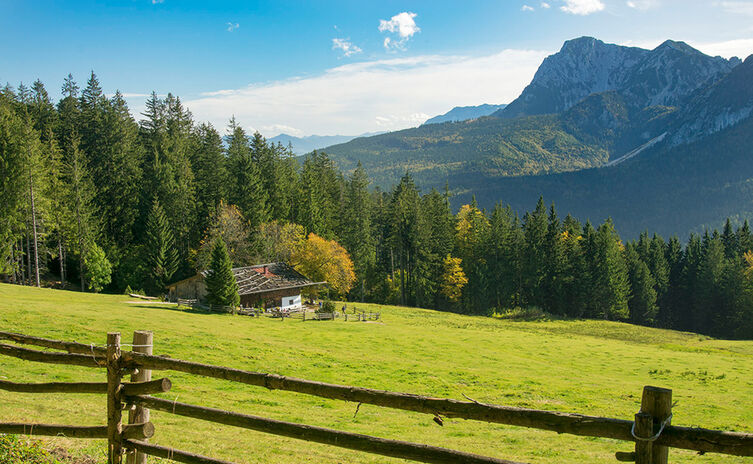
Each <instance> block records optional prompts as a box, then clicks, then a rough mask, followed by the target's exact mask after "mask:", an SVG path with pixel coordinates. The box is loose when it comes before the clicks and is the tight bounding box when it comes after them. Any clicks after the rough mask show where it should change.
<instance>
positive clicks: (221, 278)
mask: <svg viewBox="0 0 753 464" xmlns="http://www.w3.org/2000/svg"><path fill="white" fill-rule="evenodd" d="M204 282H205V283H206V288H207V301H208V302H209V303H210V304H216V305H223V306H238V304H239V303H240V296H238V282H236V280H235V275H234V274H233V265H232V263H231V262H230V256H229V255H228V253H227V247H226V246H225V242H224V241H223V240H222V238H221V237H220V238H218V239H217V240H215V243H214V247H213V248H212V263H211V265H210V267H209V269H208V270H207V275H206V278H205V279H204Z"/></svg>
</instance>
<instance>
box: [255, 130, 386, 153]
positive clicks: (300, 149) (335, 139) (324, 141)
mask: <svg viewBox="0 0 753 464" xmlns="http://www.w3.org/2000/svg"><path fill="white" fill-rule="evenodd" d="M377 134H381V132H369V133H366V134H361V135H307V136H305V137H296V136H294V135H288V134H280V135H276V136H274V137H272V138H270V139H269V141H270V142H272V143H274V144H276V143H278V142H279V143H281V144H283V145H284V146H286V147H287V146H288V145H291V146H292V147H293V153H295V154H296V155H305V154H306V153H311V152H312V151H314V150H320V149H322V148H324V147H328V146H330V145H335V144H339V143H346V142H349V141H351V140H353V139H355V138H357V137H368V136H371V135H377Z"/></svg>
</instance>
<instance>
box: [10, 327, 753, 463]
mask: <svg viewBox="0 0 753 464" xmlns="http://www.w3.org/2000/svg"><path fill="white" fill-rule="evenodd" d="M0 340H10V341H13V342H16V343H21V344H28V345H35V346H41V347H45V348H52V349H57V350H65V351H68V353H67V354H63V353H50V352H43V351H37V350H29V349H25V348H19V347H15V346H11V345H6V344H0V354H5V355H8V356H14V357H17V358H20V359H25V360H29V361H38V362H47V363H56V364H69V365H80V366H84V367H100V368H102V367H105V365H106V363H105V360H106V349H104V348H102V347H96V346H93V345H87V344H83V343H75V342H62V341H58V340H51V339H44V338H39V337H30V336H26V335H21V334H14V333H9V332H0ZM120 362H121V364H120V365H121V367H123V368H124V369H125V370H130V371H132V372H137V371H138V370H140V369H150V370H173V371H179V372H185V373H189V374H194V375H200V376H205V377H211V378H216V379H222V380H228V381H233V382H239V383H243V384H247V385H253V386H259V387H264V388H267V389H270V390H284V391H292V392H297V393H301V394H306V395H313V396H318V397H322V398H329V399H335V400H343V401H350V402H355V403H363V404H371V405H375V406H381V407H388V408H394V409H401V410H406V411H413V412H419V413H425V414H430V415H433V416H435V417H436V416H440V417H441V416H444V417H448V418H458V419H469V420H477V421H483V422H491V423H499V424H507V425H514V426H522V427H528V428H536V429H542V430H549V431H553V432H557V433H567V434H572V435H580V436H590V437H603V438H611V439H616V440H622V441H629V442H637V446H636V453H618V457H619V458H620V460H625V459H638V462H650V461H641V459H643V458H642V457H637V456H639V455H640V456H643V455H645V454H646V452H645V450H646V449H647V448H648V449H651V446H648V445H646V441H645V440H640V439H636V438H635V435H634V433H635V431H636V430H638V429H639V428H640V427H638V428H637V429H634V428H633V427H634V424H638V422H637V419H638V416H640V415H645V414H649V415H650V416H651V417H653V421H654V429H656V430H658V429H659V428H658V423H657V420H659V421H662V420H664V423H663V425H662V429H661V433H660V434H659V436H658V437H657V438H655V440H652V441H651V445H652V446H653V451H652V452H653V454H654V462H656V463H659V462H661V461H662V460H661V458H660V457H659V458H657V456H658V455H660V454H661V453H664V454H665V455H666V450H667V449H668V447H672V448H681V449H687V450H693V451H698V452H701V453H705V452H715V453H723V454H729V455H736V456H753V434H750V433H739V432H725V431H717V430H708V429H703V428H691V427H679V426H675V425H669V420H670V419H671V413H670V412H669V411H671V391H670V390H664V389H655V388H653V387H646V389H644V404H643V405H642V408H641V412H640V413H639V414H638V415H636V422H633V421H631V420H624V419H612V418H604V417H596V416H587V415H581V414H572V413H565V412H555V411H543V410H536V409H526V408H516V407H510V406H499V405H492V404H483V403H479V402H476V401H458V400H453V399H445V398H431V397H426V396H421V395H414V394H408V393H398V392H390V391H383V390H375V389H369V388H361V387H352V386H345V385H337V384H329V383H323V382H316V381H310V380H304V379H297V378H292V377H285V376H280V375H275V374H267V373H259V372H251V371H244V370H240V369H233V368H227V367H221V366H213V365H209V364H202V363H195V362H190V361H182V360H178V359H172V358H169V357H164V356H153V355H147V354H140V353H134V352H123V353H121V354H120ZM164 380H167V379H163V381H164ZM154 382H159V381H154ZM167 382H169V381H167ZM5 384H6V385H5V386H6V387H7V388H5V389H13V388H15V389H16V390H12V391H21V390H18V388H26V387H19V385H23V384H13V383H11V382H5ZM26 385H27V386H28V385H32V384H26ZM41 385H53V384H37V386H34V387H28V388H40V389H42V388H58V387H52V386H50V387H42V386H41ZM54 385H58V384H54ZM91 388H95V387H91ZM97 388H100V387H97ZM132 388H135V387H132ZM0 389H3V382H0ZM124 389H125V387H124ZM168 389H169V388H168ZM133 391H134V390H131V392H130V394H128V395H125V396H126V397H127V398H128V399H129V401H132V402H133V403H135V404H139V405H141V406H143V407H144V408H152V409H158V410H163V411H167V412H173V410H175V413H176V414H180V413H179V412H178V410H180V411H183V412H184V413H186V412H188V413H186V414H183V415H187V416H189V417H195V416H191V413H197V414H199V413H201V414H204V415H205V417H207V416H206V415H207V414H210V411H211V414H210V416H211V417H213V418H215V419H218V420H216V421H215V422H221V423H228V424H229V425H237V423H229V422H222V421H221V420H219V419H222V420H225V421H231V420H235V421H241V422H242V423H243V424H245V425H240V426H242V427H246V428H252V429H254V430H260V431H267V432H268V433H275V434H280V435H285V436H294V437H296V438H298V436H296V435H295V434H300V433H302V429H296V428H295V427H304V428H309V429H310V428H311V426H306V425H301V424H293V423H285V422H280V421H273V420H271V419H264V418H259V417H255V416H245V415H242V414H237V413H231V412H228V411H222V410H213V409H209V408H203V407H201V406H192V405H187V404H183V403H176V402H172V401H166V400H160V399H157V398H151V397H146V396H143V395H145V394H148V393H146V392H142V393H133ZM662 391H663V392H664V393H662ZM666 393H668V395H669V396H666V395H665V394H666ZM654 394H656V395H659V396H662V397H663V398H664V399H663V400H662V401H664V402H665V403H666V401H667V398H668V399H669V403H667V404H665V406H664V408H666V410H667V413H666V414H665V415H662V414H660V412H661V411H659V410H658V409H652V408H653V406H651V405H650V404H649V405H648V406H647V405H646V399H647V398H652V395H654ZM647 395H648V396H647ZM657 398H658V397H657ZM660 409H661V408H660ZM665 417H666V419H664V418H665ZM199 418H200V419H203V418H201V417H199ZM204 420H212V419H204ZM279 424H285V427H292V428H288V429H285V430H287V432H288V433H289V434H285V433H278V432H279V431H280V430H282V429H276V428H275V427H278V426H279V427H283V426H282V425H279ZM248 425H254V426H253V427H250V426H248ZM255 427H256V428H255ZM264 427H266V429H263V428H264ZM283 428H284V427H283ZM313 429H317V430H318V429H319V428H316V427H314V428H313ZM272 430H274V431H272ZM307 430H308V429H307ZM321 431H326V432H327V433H335V434H346V435H352V436H357V437H361V438H363V437H366V438H369V439H373V440H384V439H380V438H375V437H368V436H366V435H358V434H350V433H348V432H339V431H335V430H331V429H321ZM322 433H324V432H322ZM325 435H326V433H325ZM649 435H650V434H649ZM333 436H334V435H333ZM639 436H643V435H639ZM303 439H306V440H309V441H318V440H316V439H312V438H311V435H307V436H306V437H305V438H303ZM322 440H324V439H323V438H322ZM385 441H386V442H394V440H393V441H391V440H385ZM319 442H320V443H328V444H335V443H330V442H327V441H319ZM342 443H343V442H342V441H341V442H340V444H336V446H343V445H342ZM364 443H365V442H364ZM398 443H405V442H398ZM393 445H394V443H393V444H392V445H390V447H389V448H390V449H392V450H394V449H396V448H395V446H393ZM407 445H412V446H419V447H426V446H428V445H416V444H410V443H407ZM140 446H141V445H140ZM143 446H149V447H151V446H154V445H148V444H144V445H143ZM345 447H348V446H345ZM165 449H167V448H165ZM352 449H360V448H355V447H354V448H352ZM439 449H442V448H439ZM445 451H448V452H454V453H460V452H458V451H453V450H445ZM369 452H375V453H377V454H384V453H380V452H378V451H369ZM189 454H190V453H187V455H189ZM649 454H651V453H649ZM386 455H388V456H394V455H393V454H386ZM191 456H197V455H191ZM471 456H475V455H471ZM398 457H405V458H407V459H412V458H409V457H406V456H402V455H401V456H398ZM199 458H202V457H200V456H199V457H198V458H197V459H199ZM478 458H480V459H493V458H484V457H480V456H479V457H478ZM186 459H188V458H186ZM192 459H193V458H192ZM206 459H210V461H206V462H221V461H217V460H211V458H206ZM181 462H200V461H195V460H194V461H181ZM201 462H204V461H201ZM426 462H445V461H436V460H434V461H426ZM446 462H510V461H500V460H492V461H488V460H487V461H458V460H457V459H456V460H453V461H446ZM663 462H666V460H664V461H663Z"/></svg>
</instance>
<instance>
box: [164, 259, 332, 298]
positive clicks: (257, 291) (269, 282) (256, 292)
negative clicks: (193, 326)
mask: <svg viewBox="0 0 753 464" xmlns="http://www.w3.org/2000/svg"><path fill="white" fill-rule="evenodd" d="M233 274H234V275H235V280H236V282H238V294H239V295H240V297H241V306H245V307H259V306H262V307H265V308H272V307H275V308H282V309H296V308H300V307H301V306H302V305H303V299H302V297H301V291H302V289H304V288H307V287H313V286H317V285H325V284H326V283H327V282H312V281H311V280H309V279H307V278H306V277H305V276H303V275H302V274H301V273H299V272H298V271H296V270H295V269H293V267H292V266H289V265H287V264H285V263H268V264H257V265H255V266H246V267H236V268H234V269H233ZM206 275H207V271H202V272H200V273H198V274H196V275H195V276H193V277H189V278H187V279H183V280H181V281H178V282H175V283H174V284H170V285H169V286H168V290H169V297H170V300H173V301H174V300H177V299H178V298H185V299H195V300H199V301H204V300H205V299H206V294H207V289H206V285H205V284H204V278H205V277H206Z"/></svg>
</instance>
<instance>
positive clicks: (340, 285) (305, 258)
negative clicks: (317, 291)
mask: <svg viewBox="0 0 753 464" xmlns="http://www.w3.org/2000/svg"><path fill="white" fill-rule="evenodd" d="M291 263H292V264H293V266H294V267H295V269H296V270H297V271H298V272H300V273H301V274H303V275H305V276H306V277H308V278H309V279H311V280H314V281H325V280H326V281H327V282H329V286H330V288H331V289H332V290H334V291H335V292H337V293H338V294H340V295H344V294H346V293H347V292H348V290H350V289H351V287H353V283H354V282H355V281H356V273H355V271H354V269H353V261H351V259H350V255H348V252H347V251H346V250H345V248H343V247H342V246H341V245H340V244H339V243H337V242H336V241H334V240H326V239H324V238H322V237H320V236H318V235H316V234H314V233H311V234H309V236H308V238H307V239H306V240H305V241H304V242H302V243H301V244H300V245H299V246H298V247H296V248H295V250H294V251H293V254H292V256H291Z"/></svg>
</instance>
